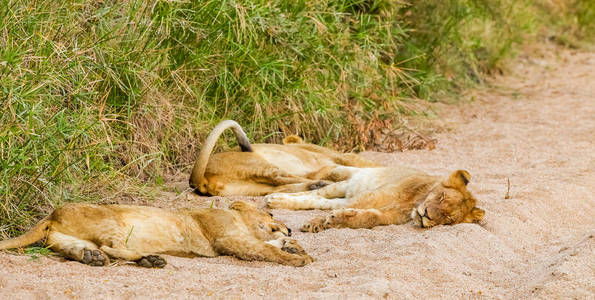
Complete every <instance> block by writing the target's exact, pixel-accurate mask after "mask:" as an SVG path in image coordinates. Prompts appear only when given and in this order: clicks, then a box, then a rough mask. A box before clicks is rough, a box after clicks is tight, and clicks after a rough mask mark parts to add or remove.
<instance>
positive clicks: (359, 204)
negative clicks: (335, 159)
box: [265, 167, 485, 232]
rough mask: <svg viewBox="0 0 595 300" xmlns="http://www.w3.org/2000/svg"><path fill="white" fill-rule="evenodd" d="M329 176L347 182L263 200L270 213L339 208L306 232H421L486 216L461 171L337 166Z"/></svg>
mask: <svg viewBox="0 0 595 300" xmlns="http://www.w3.org/2000/svg"><path fill="white" fill-rule="evenodd" d="M331 173H335V175H334V176H337V177H342V178H349V179H348V180H345V181H341V182H337V183H333V184H330V185H327V186H325V187H323V188H321V189H319V190H315V191H309V192H301V193H295V194H283V193H278V194H271V195H268V196H266V197H265V199H266V200H267V204H268V206H269V207H271V208H289V209H335V211H333V212H332V214H331V215H329V216H328V217H323V218H316V219H313V220H312V221H310V222H309V223H307V224H305V225H304V226H303V227H302V231H307V232H319V231H321V230H324V229H327V228H341V227H349V228H372V227H374V226H378V225H388V224H403V223H405V222H408V221H409V220H411V219H413V220H414V222H415V223H416V224H417V225H419V226H421V227H432V226H436V225H440V224H456V223H462V222H466V223H471V222H478V221H480V220H481V219H482V218H483V216H484V213H485V212H484V211H483V210H482V209H480V208H477V207H475V205H476V203H477V200H476V199H475V198H474V197H473V195H471V193H470V192H469V191H468V190H467V183H468V182H469V180H470V178H471V176H470V175H469V172H467V171H464V170H458V171H455V172H453V173H452V174H451V175H450V176H449V177H448V178H446V179H442V178H440V177H436V176H430V175H427V174H425V173H423V172H421V171H419V170H415V169H410V168H404V167H403V168H353V167H337V168H335V169H334V170H333V171H332V172H331Z"/></svg>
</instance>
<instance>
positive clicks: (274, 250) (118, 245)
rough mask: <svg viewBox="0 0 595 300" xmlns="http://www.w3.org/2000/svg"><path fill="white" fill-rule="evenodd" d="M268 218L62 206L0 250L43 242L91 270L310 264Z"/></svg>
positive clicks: (249, 212)
mask: <svg viewBox="0 0 595 300" xmlns="http://www.w3.org/2000/svg"><path fill="white" fill-rule="evenodd" d="M289 235H291V231H290V230H289V229H288V228H287V227H286V226H285V224H283V223H282V222H279V221H275V220H274V219H273V218H272V215H270V214H269V213H267V212H265V211H261V210H258V209H256V208H255V207H253V206H252V205H249V204H247V203H245V202H241V201H237V202H234V203H232V204H231V205H230V207H229V209H227V210H226V209H215V208H202V209H192V210H184V209H182V210H176V211H170V210H164V209H159V208H154V207H146V206H130V205H92V204H68V205H65V206H64V207H62V208H58V209H56V210H54V212H53V213H52V214H51V215H50V216H48V217H47V218H45V219H43V220H42V221H40V222H39V223H38V224H37V225H36V226H35V227H34V228H33V229H31V230H30V231H28V232H27V233H25V234H24V235H22V236H19V237H16V238H13V239H9V240H5V241H1V242H0V250H3V249H11V248H18V247H24V246H27V245H29V244H31V243H34V242H36V241H38V240H41V239H43V238H44V237H45V238H46V243H47V244H48V245H50V247H51V249H52V250H54V251H56V252H58V253H61V254H63V255H65V256H66V257H69V258H71V259H73V260H76V261H79V262H81V263H84V264H88V265H91V266H105V265H107V264H109V257H112V258H117V259H123V260H126V261H134V262H136V263H137V264H138V265H140V266H143V267H158V268H161V267H163V266H165V264H166V261H165V260H164V259H163V258H161V257H160V256H158V254H167V255H175V256H184V257H193V256H205V257H215V256H219V255H232V256H235V257H237V258H240V259H244V260H264V261H270V262H276V263H280V264H284V265H290V266H304V265H306V264H308V263H311V262H312V258H311V257H310V256H308V255H307V254H306V252H305V251H304V250H303V249H302V248H301V247H300V245H299V244H298V243H297V242H296V241H295V240H293V239H291V238H288V236H289Z"/></svg>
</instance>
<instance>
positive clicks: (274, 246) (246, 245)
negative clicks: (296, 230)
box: [213, 237, 313, 267]
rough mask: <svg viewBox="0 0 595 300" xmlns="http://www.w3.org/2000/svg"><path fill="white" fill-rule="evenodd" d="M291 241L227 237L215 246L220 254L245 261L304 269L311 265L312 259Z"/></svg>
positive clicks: (216, 242) (215, 243) (217, 240)
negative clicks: (264, 262)
mask: <svg viewBox="0 0 595 300" xmlns="http://www.w3.org/2000/svg"><path fill="white" fill-rule="evenodd" d="M290 240H291V239H286V240H285V239H281V240H275V241H270V242H263V241H261V240H258V239H255V238H252V237H250V238H235V237H234V238H232V237H225V238H219V239H216V240H215V242H214V244H213V246H214V248H215V250H216V251H217V252H218V253H220V254H224V255H231V256H235V257H237V258H239V259H243V260H262V261H270V262H276V263H279V264H283V265H289V266H294V267H302V266H305V265H307V264H309V263H311V262H312V261H313V259H312V257H310V256H309V255H308V254H306V252H305V251H303V249H301V247H299V248H296V247H295V245H296V244H297V242H291V241H290ZM298 246H299V245H298ZM293 252H295V253H293Z"/></svg>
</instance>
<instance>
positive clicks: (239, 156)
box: [189, 120, 379, 196]
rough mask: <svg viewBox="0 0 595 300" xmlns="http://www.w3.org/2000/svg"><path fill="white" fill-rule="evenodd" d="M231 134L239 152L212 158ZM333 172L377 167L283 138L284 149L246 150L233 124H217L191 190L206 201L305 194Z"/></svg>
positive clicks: (245, 140)
mask: <svg viewBox="0 0 595 300" xmlns="http://www.w3.org/2000/svg"><path fill="white" fill-rule="evenodd" d="M228 128H231V129H232V130H233V133H234V134H235V137H236V139H237V141H238V144H239V146H240V150H241V151H230V152H223V153H216V154H213V155H211V152H212V151H213V148H214V147H215V145H216V142H217V140H218V139H219V136H220V135H221V134H222V133H223V132H224V131H225V130H226V129H228ZM337 166H352V167H361V168H363V167H377V166H379V165H378V164H377V163H374V162H372V161H369V160H366V159H364V158H362V157H360V156H358V155H357V154H353V153H340V152H337V151H335V150H331V149H328V148H324V147H320V146H317V145H313V144H307V143H304V142H303V140H302V139H301V138H300V137H298V136H295V135H291V136H288V137H286V138H285V139H284V140H283V145H277V144H250V141H249V140H248V137H247V136H246V134H245V133H244V131H243V130H242V127H240V125H239V124H238V123H236V122H235V121H232V120H226V121H222V122H221V123H219V124H218V125H217V126H216V127H215V128H213V131H211V133H210V134H209V136H208V137H207V140H206V141H205V142H204V144H203V147H202V148H201V151H200V153H199V155H198V158H197V160H196V162H195V164H194V167H193V169H192V173H191V175H190V182H189V183H190V187H192V188H193V189H195V191H196V192H197V193H199V194H201V195H208V196H232V195H243V196H263V195H267V194H271V193H279V192H285V193H293V192H302V191H309V190H312V189H317V188H319V187H321V186H324V185H326V184H328V183H330V182H332V181H335V180H334V179H333V178H330V177H320V176H318V177H315V175H317V174H321V173H320V172H319V171H320V170H321V169H333V168H334V167H337Z"/></svg>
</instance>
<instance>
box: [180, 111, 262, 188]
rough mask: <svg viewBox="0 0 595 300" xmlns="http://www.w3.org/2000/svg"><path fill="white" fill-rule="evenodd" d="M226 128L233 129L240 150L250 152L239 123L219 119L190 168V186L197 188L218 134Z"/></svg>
mask: <svg viewBox="0 0 595 300" xmlns="http://www.w3.org/2000/svg"><path fill="white" fill-rule="evenodd" d="M228 128H231V129H232V130H233V133H234V134H235V136H236V139H237V140H238V144H239V145H240V149H242V152H252V145H251V144H250V140H249V139H248V136H246V133H244V130H243V129H242V127H241V126H240V124H238V123H237V122H236V121H232V120H225V121H221V122H220V123H219V124H217V126H215V128H213V130H212V131H211V133H210V134H209V136H208V137H207V140H206V141H205V142H204V144H203V146H202V149H201V150H200V153H199V154H198V158H197V159H196V162H195V163H194V167H193V168H192V173H191V174H190V182H189V183H190V187H191V188H193V189H196V188H199V184H200V180H201V179H202V177H203V176H204V175H205V171H206V170H207V163H208V162H209V158H210V157H211V152H213V148H215V145H216V144H217V140H218V139H219V136H221V134H222V133H223V132H224V131H225V130H226V129H228Z"/></svg>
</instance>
